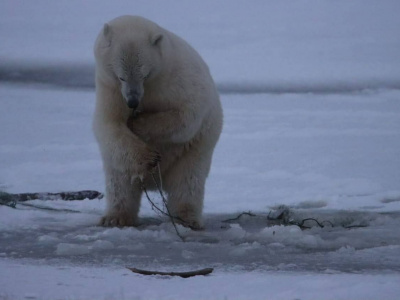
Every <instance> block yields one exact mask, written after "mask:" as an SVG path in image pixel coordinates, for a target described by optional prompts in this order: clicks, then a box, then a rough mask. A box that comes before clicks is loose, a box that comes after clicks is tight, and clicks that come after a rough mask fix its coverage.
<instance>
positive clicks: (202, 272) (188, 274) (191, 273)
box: [127, 268, 214, 278]
mask: <svg viewBox="0 0 400 300" xmlns="http://www.w3.org/2000/svg"><path fill="white" fill-rule="evenodd" d="M127 269H129V270H131V271H132V272H134V273H137V274H141V275H163V276H179V277H182V278H188V277H193V276H199V275H202V276H205V275H208V274H210V273H212V271H214V269H213V268H205V269H201V270H196V271H189V272H159V271H147V270H141V269H137V268H127Z"/></svg>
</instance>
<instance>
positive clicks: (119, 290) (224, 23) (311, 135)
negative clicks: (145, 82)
mask: <svg viewBox="0 0 400 300" xmlns="http://www.w3.org/2000/svg"><path fill="white" fill-rule="evenodd" d="M89 9H90V10H91V11H92V13H91V14H90V16H89V17H88V16H87V12H88V11H89ZM399 11H400V5H399V2H398V1H394V0H393V1H379V2H378V1H358V0H355V1H305V0H304V1H296V2H291V1H279V2H277V1H254V2H251V4H250V3H249V2H245V1H243V2H241V1H230V3H229V5H228V4H227V3H225V2H223V1H220V2H218V1H202V2H201V4H200V2H199V3H197V2H196V3H195V2H188V1H160V2H157V3H156V4H155V3H154V2H146V3H145V2H135V3H132V2H131V1H118V2H117V3H115V4H112V6H111V4H110V3H108V2H106V1H85V2H81V1H79V2H78V1H68V2H47V1H31V2H26V1H21V2H19V1H2V2H1V3H0V36H1V37H2V42H1V47H0V79H1V81H2V82H0V128H1V130H0V190H4V191H7V192H10V193H17V192H59V191H69V190H71V191H76V190H83V189H94V190H99V191H103V190H104V182H103V173H102V169H101V160H100V155H99V152H98V149H97V145H96V143H95V141H94V138H93V136H92V133H91V116H92V113H93V107H94V91H93V90H92V89H90V86H91V82H90V81H91V80H92V79H91V67H92V63H93V58H92V54H91V51H92V43H93V41H94V38H95V36H96V34H97V32H98V31H99V29H100V28H101V26H102V24H103V23H104V22H105V21H107V20H109V19H111V18H113V17H115V16H117V15H121V14H139V15H143V16H146V17H148V18H151V19H153V20H155V21H157V22H159V23H160V24H161V25H163V26H165V27H167V28H169V29H171V30H172V31H174V32H177V33H178V34H180V35H181V36H183V37H185V38H186V39H187V40H189V41H190V42H191V43H192V44H193V45H194V46H195V47H196V48H197V49H198V50H199V51H200V53H201V54H202V55H203V56H204V58H205V59H206V61H207V62H208V63H209V65H210V68H211V70H212V72H213V74H214V76H215V79H216V81H217V83H218V86H219V88H220V90H221V91H222V94H221V98H222V103H223V108H224V114H225V124H224V130H223V134H222V136H221V139H220V142H219V144H218V147H217V149H216V152H215V156H214V161H213V165H212V170H211V174H210V177H209V179H208V182H207V191H206V200H205V224H206V229H205V230H204V231H201V232H193V231H190V230H187V229H185V228H183V227H179V228H178V229H179V231H180V232H181V234H182V235H183V236H184V237H185V242H182V241H180V239H179V238H178V236H177V235H176V234H175V231H174V228H173V227H172V225H171V224H170V222H169V221H168V220H166V219H163V218H161V217H159V216H158V215H157V214H156V213H155V212H153V211H152V210H151V207H150V206H149V204H148V202H147V200H146V199H145V198H143V201H142V209H141V216H142V220H143V225H142V226H140V227H139V228H123V229H118V228H112V229H106V228H101V227H97V226H96V224H97V221H98V219H99V218H100V216H101V215H102V213H103V210H104V206H105V200H104V199H102V200H84V201H72V202H66V201H42V200H37V201H29V204H32V205H39V206H40V205H41V206H46V207H51V208H55V209H59V211H47V210H42V209H38V208H34V207H26V206H22V205H17V209H13V208H10V207H6V206H0V299H322V298H323V299H396V298H398V295H399V294H400V285H399V282H400V235H399V233H398V232H399V231H398V228H399V226H400V89H399V88H400V36H399V34H398V33H399V29H398V28H400V19H399V18H398V12H399ZM27 69H29V70H30V71H29V72H30V73H26V71H27ZM54 70H58V71H57V72H58V73H57V76H58V79H57V82H56V83H57V84H54V83H55V81H56V80H55V79H54V78H53V75H54V73H52V72H54ZM71 70H72V71H73V72H72V71H71ZM80 70H85V71H84V72H82V74H79V73H80ZM24 72H25V73H24ZM36 72H37V74H42V75H41V76H42V77H41V78H42V79H41V80H40V81H41V82H48V83H50V84H53V85H38V84H33V83H32V82H35V78H33V77H34V76H35V74H36ZM71 72H72V73H71ZM85 72H86V73H85ZM24 74H25V75H24ZM26 74H28V75H26ZM24 76H25V77H24ZM46 76H47V77H46ZM21 78H24V79H21ZM26 78H28V80H27V79H26ZM43 78H44V79H43ZM46 78H47V79H46ZM60 78H61V80H59V79H60ZM77 79H78V80H79V81H85V80H86V81H87V82H88V84H87V85H86V84H85V85H84V86H87V87H89V89H86V90H80V89H77V88H73V87H74V84H75V83H74V82H76V80H77ZM74 80H75V81H74ZM7 81H8V82H7ZM9 81H14V83H10V82H9ZM18 81H20V82H18ZM36 81H37V80H36ZM63 82H65V83H63ZM67 82H69V83H71V82H72V83H71V84H67ZM76 86H77V87H78V86H79V84H77V85H76ZM67 87H68V88H67ZM151 197H152V198H153V199H155V200H156V201H158V202H160V199H159V197H158V195H157V194H155V193H153V194H151ZM282 205H285V206H286V208H287V209H288V211H289V218H290V219H291V220H293V221H294V222H300V221H301V220H303V219H305V218H314V219H317V220H318V221H319V222H323V225H325V227H324V228H319V227H318V226H317V224H316V223H315V222H314V221H308V222H307V223H305V224H304V225H306V226H312V228H311V229H306V230H301V229H300V228H299V227H298V226H295V225H293V226H283V225H281V223H282V222H281V220H269V219H268V214H269V213H270V212H271V215H270V216H273V215H274V214H275V213H276V212H277V211H279V209H280V206H282ZM65 209H69V210H73V211H75V212H66V211H65ZM63 210H64V211H63ZM248 211H251V212H252V213H253V214H254V215H255V216H248V215H244V216H242V217H240V218H239V219H237V220H233V221H228V222H226V220H227V219H232V218H235V217H236V216H237V215H239V214H240V213H241V212H248ZM125 267H139V268H144V269H150V270H152V269H154V270H165V271H182V270H192V269H197V268H203V267H214V268H215V270H214V273H213V274H211V275H209V276H207V277H196V278H191V279H181V278H167V279H166V278H165V277H160V276H153V277H143V276H141V275H134V274H133V273H131V272H130V271H129V270H127V269H126V268H125Z"/></svg>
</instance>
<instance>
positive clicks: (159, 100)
mask: <svg viewBox="0 0 400 300" xmlns="http://www.w3.org/2000/svg"><path fill="white" fill-rule="evenodd" d="M94 50H95V57H96V98H97V101H96V111H95V116H94V126H93V128H94V132H95V135H96V138H97V141H98V143H99V146H100V151H101V153H102V158H103V165H104V171H105V177H106V197H107V201H108V211H107V214H106V216H105V217H103V219H102V221H101V223H102V225H105V226H126V225H135V224H137V215H138V211H139V206H140V199H141V195H142V191H141V188H140V179H139V178H143V180H144V183H145V185H146V187H147V188H149V189H150V188H154V184H153V182H152V179H151V176H150V171H151V167H150V166H151V165H154V163H155V161H156V159H157V155H158V154H160V156H161V162H160V166H161V175H162V180H163V188H164V190H165V192H167V195H168V208H169V210H170V211H171V213H172V215H174V216H177V217H179V218H181V219H182V220H184V221H185V223H184V224H188V225H189V226H192V227H195V228H199V227H201V226H202V221H201V214H202V209H203V198H204V186H205V181H206V178H207V176H208V173H209V170H210V165H211V159H212V154H213V151H214V147H215V145H216V143H217V141H218V138H219V135H220V133H221V129H222V108H221V104H220V101H219V96H218V93H217V91H216V88H215V84H214V82H213V80H212V78H211V76H210V73H209V70H208V67H207V65H206V64H205V63H204V61H203V60H202V59H201V57H200V56H199V54H198V53H197V52H196V51H195V50H194V49H193V48H192V47H191V46H190V45H189V44H187V43H186V42H185V41H184V40H182V39H181V38H179V37H178V36H176V35H175V34H173V33H171V32H169V31H167V30H165V29H163V28H161V27H159V26H158V25H156V24H155V23H153V22H151V21H149V20H146V19H144V18H141V17H134V16H122V17H119V18H116V19H114V20H112V21H111V22H109V23H108V24H106V25H105V26H104V28H103V29H102V31H101V32H100V34H99V36H98V38H97V40H96V44H95V49H94ZM132 99H133V100H132ZM136 100H137V101H138V102H135V101H136ZM127 103H139V105H138V107H137V108H136V112H135V114H136V117H135V118H132V117H131V116H132V114H133V111H134V109H131V108H129V107H128V104H127Z"/></svg>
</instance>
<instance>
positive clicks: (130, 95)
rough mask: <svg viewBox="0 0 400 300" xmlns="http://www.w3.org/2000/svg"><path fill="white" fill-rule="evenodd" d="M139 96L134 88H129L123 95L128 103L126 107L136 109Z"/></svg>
mask: <svg viewBox="0 0 400 300" xmlns="http://www.w3.org/2000/svg"><path fill="white" fill-rule="evenodd" d="M141 96H142V95H141V93H139V92H138V91H137V90H136V89H130V90H129V91H128V92H127V93H126V95H125V100H126V103H127V104H128V107H129V108H133V109H136V108H137V107H138V106H139V102H140V98H141Z"/></svg>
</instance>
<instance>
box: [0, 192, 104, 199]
mask: <svg viewBox="0 0 400 300" xmlns="http://www.w3.org/2000/svg"><path fill="white" fill-rule="evenodd" d="M101 198H103V194H102V193H100V192H98V191H91V190H84V191H76V192H60V193H21V194H10V193H6V192H0V199H2V200H7V201H15V202H25V201H29V200H37V199H40V200H66V201H72V200H84V199H90V200H92V199H101Z"/></svg>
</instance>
